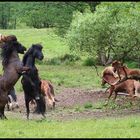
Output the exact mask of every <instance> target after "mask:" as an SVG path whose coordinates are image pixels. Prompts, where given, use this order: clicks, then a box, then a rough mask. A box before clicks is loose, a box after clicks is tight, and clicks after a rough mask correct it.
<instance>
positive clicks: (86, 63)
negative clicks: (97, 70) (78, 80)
mask: <svg viewBox="0 0 140 140" xmlns="http://www.w3.org/2000/svg"><path fill="white" fill-rule="evenodd" d="M96 63H97V62H95V59H94V58H93V57H88V58H86V59H85V60H84V62H83V65H84V66H94V65H96Z"/></svg>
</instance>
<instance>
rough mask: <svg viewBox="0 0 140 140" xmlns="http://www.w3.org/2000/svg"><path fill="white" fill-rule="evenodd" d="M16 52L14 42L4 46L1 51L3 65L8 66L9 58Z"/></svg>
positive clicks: (6, 43)
mask: <svg viewBox="0 0 140 140" xmlns="http://www.w3.org/2000/svg"><path fill="white" fill-rule="evenodd" d="M13 50H14V47H13V42H12V41H8V42H5V43H4V44H2V51H1V58H2V64H3V65H4V66H6V65H7V64H8V62H9V58H10V56H11V54H12V52H13Z"/></svg>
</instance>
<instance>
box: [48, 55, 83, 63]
mask: <svg viewBox="0 0 140 140" xmlns="http://www.w3.org/2000/svg"><path fill="white" fill-rule="evenodd" d="M80 59H81V58H80V57H79V56H77V55H73V54H65V55H64V56H61V57H54V58H52V59H50V60H48V61H47V62H46V64H48V65H60V64H71V63H72V62H73V63H74V62H76V61H78V60H80Z"/></svg>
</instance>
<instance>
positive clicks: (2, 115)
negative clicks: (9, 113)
mask: <svg viewBox="0 0 140 140" xmlns="http://www.w3.org/2000/svg"><path fill="white" fill-rule="evenodd" d="M4 108H5V105H4V106H2V107H1V108H0V118H1V119H7V117H6V116H5V115H4Z"/></svg>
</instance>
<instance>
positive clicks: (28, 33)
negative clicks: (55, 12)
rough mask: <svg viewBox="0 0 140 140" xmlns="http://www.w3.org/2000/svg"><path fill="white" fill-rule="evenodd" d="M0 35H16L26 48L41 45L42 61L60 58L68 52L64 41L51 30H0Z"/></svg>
mask: <svg viewBox="0 0 140 140" xmlns="http://www.w3.org/2000/svg"><path fill="white" fill-rule="evenodd" d="M0 33H1V34H3V35H10V34H14V35H16V36H17V38H18V40H19V41H20V42H21V43H22V44H23V45H24V46H25V47H26V48H29V47H30V46H31V45H32V44H35V43H41V44H42V45H43V47H44V48H43V54H44V56H45V58H44V59H49V58H53V57H57V56H61V55H64V54H65V53H68V52H69V47H68V46H67V45H66V41H65V40H64V39H62V38H60V37H58V36H57V35H55V34H54V32H53V29H17V30H0Z"/></svg>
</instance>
